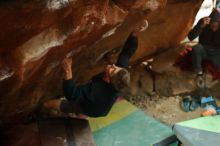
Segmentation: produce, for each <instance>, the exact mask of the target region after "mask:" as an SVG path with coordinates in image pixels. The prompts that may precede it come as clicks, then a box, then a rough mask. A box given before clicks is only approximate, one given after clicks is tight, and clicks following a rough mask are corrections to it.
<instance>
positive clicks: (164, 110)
mask: <svg viewBox="0 0 220 146" xmlns="http://www.w3.org/2000/svg"><path fill="white" fill-rule="evenodd" d="M181 100H182V97H180V96H172V97H160V96H158V95H154V96H152V97H141V96H136V97H132V98H130V101H131V102H132V103H133V104H135V105H136V106H138V107H139V108H141V109H142V110H143V111H144V112H145V113H146V114H148V115H151V116H152V117H154V118H155V119H158V120H159V121H161V122H163V123H165V124H167V125H173V124H175V123H177V122H180V121H185V120H189V119H193V118H197V117H200V116H201V113H202V112H203V111H204V109H202V108H198V109H196V110H195V111H193V112H184V111H183V110H182V109H181V107H180V104H179V103H180V101H181ZM217 104H218V105H220V102H219V100H217Z"/></svg>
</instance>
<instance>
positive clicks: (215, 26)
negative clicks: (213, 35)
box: [210, 21, 220, 32]
mask: <svg viewBox="0 0 220 146" xmlns="http://www.w3.org/2000/svg"><path fill="white" fill-rule="evenodd" d="M219 27H220V23H219V22H217V21H211V23H210V28H211V30H212V31H214V32H216V31H217V30H218V29H219Z"/></svg>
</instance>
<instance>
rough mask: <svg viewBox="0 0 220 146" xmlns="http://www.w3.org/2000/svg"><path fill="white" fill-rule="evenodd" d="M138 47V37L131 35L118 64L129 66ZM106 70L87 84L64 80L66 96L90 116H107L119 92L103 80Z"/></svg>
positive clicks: (124, 66)
mask: <svg viewBox="0 0 220 146" xmlns="http://www.w3.org/2000/svg"><path fill="white" fill-rule="evenodd" d="M136 49H137V37H135V36H133V35H130V36H129V37H128V39H127V41H126V43H125V45H124V47H123V49H122V52H121V53H120V55H119V58H118V61H117V63H116V65H117V66H119V67H123V68H128V62H129V59H130V58H131V56H132V55H133V54H134V52H135V51H136ZM103 76H104V72H102V73H100V74H98V75H96V76H94V77H93V78H92V79H91V81H90V82H89V83H87V84H85V85H80V86H76V84H75V83H74V82H73V80H72V79H70V80H64V81H63V91H64V96H65V97H66V98H67V99H68V100H70V101H76V102H78V103H79V104H80V106H81V108H82V111H83V113H84V114H86V115H87V116H90V117H100V116H105V115H107V114H108V112H109V111H110V109H111V107H112V106H113V104H114V102H115V101H116V99H117V97H118V95H119V92H118V91H117V90H116V89H115V88H114V87H113V86H112V85H111V84H109V83H107V82H105V81H104V80H103Z"/></svg>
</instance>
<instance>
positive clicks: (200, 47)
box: [188, 9, 220, 77]
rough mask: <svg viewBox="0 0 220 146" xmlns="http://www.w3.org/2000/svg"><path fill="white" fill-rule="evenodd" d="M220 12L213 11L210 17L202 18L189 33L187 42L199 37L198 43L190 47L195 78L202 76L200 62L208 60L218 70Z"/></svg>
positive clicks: (219, 59)
mask: <svg viewBox="0 0 220 146" xmlns="http://www.w3.org/2000/svg"><path fill="white" fill-rule="evenodd" d="M219 28H220V12H219V11H218V10H217V9H214V10H213V11H212V13H211V14H210V16H208V17H204V18H202V19H201V20H200V21H199V22H198V23H197V25H196V26H195V27H194V28H193V29H192V30H191V31H190V32H189V34H188V38H189V40H191V41H192V40H194V39H195V38H196V37H198V36H199V43H198V44H197V45H195V46H194V47H192V60H193V67H194V69H195V71H196V74H197V76H198V77H199V76H200V77H201V76H202V75H203V69H202V61H203V60H208V61H210V62H211V63H212V64H213V65H214V66H215V67H217V68H220V29H219Z"/></svg>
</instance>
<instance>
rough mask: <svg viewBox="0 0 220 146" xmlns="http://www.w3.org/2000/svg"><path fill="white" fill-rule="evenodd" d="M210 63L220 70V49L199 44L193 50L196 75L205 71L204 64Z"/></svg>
mask: <svg viewBox="0 0 220 146" xmlns="http://www.w3.org/2000/svg"><path fill="white" fill-rule="evenodd" d="M204 60H208V61H210V62H211V63H212V64H213V65H214V66H215V67H217V68H220V48H215V47H211V46H206V45H202V44H197V45H196V46H194V47H193V48H192V61H193V67H194V69H195V71H196V73H198V72H200V71H203V69H202V62H203V61H204Z"/></svg>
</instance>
